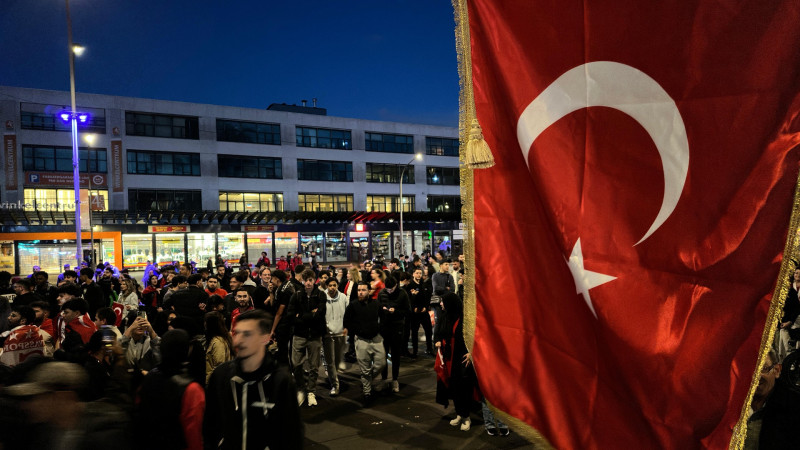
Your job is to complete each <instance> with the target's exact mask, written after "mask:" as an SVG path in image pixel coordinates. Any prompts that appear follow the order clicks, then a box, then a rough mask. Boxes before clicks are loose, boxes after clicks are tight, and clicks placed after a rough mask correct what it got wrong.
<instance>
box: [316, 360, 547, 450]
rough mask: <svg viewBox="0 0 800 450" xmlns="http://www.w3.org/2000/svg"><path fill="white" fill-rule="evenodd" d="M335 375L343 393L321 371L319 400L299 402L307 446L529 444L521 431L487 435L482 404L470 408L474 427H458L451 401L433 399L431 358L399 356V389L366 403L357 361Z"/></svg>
mask: <svg viewBox="0 0 800 450" xmlns="http://www.w3.org/2000/svg"><path fill="white" fill-rule="evenodd" d="M349 366H350V367H349V368H348V369H347V370H346V371H345V372H344V373H343V374H340V375H339V382H340V385H341V393H340V395H339V396H338V397H334V398H331V397H330V395H328V392H329V390H330V388H329V387H328V382H327V380H326V379H325V377H324V375H325V373H324V371H323V370H320V377H319V381H318V384H317V386H318V387H317V392H316V395H317V401H318V403H319V405H318V406H315V407H308V406H306V405H305V404H304V405H303V406H302V407H301V409H302V415H303V420H304V422H305V425H306V432H305V434H306V441H305V442H306V448H309V449H347V450H352V449H370V450H380V449H407V448H424V449H494V448H501V449H512V448H533V445H532V444H530V443H529V442H528V441H526V440H525V439H523V438H522V437H521V436H520V435H518V434H516V433H514V432H513V431H512V432H511V435H510V436H507V437H500V436H489V435H488V434H486V431H485V430H484V428H483V418H482V416H481V415H480V410H479V409H478V410H476V412H475V413H473V414H471V416H470V417H471V419H472V428H471V429H470V430H469V431H466V432H465V431H461V430H459V429H458V428H457V427H452V426H450V424H449V423H448V422H449V421H450V419H452V418H453V417H455V412H454V410H453V405H452V403H451V404H450V407H449V408H447V409H444V408H443V407H442V406H441V405H439V404H437V403H436V402H435V401H434V398H435V395H436V374H435V372H434V371H433V358H431V357H428V356H425V357H422V356H421V357H419V358H418V359H417V360H411V359H405V358H404V359H403V360H402V361H401V366H400V378H399V380H400V392H399V393H397V394H395V393H392V392H391V391H390V390H384V392H381V393H377V394H375V395H374V397H375V398H374V399H373V401H372V403H371V405H370V406H369V407H363V406H362V404H361V381H360V379H359V372H358V366H357V365H355V364H349Z"/></svg>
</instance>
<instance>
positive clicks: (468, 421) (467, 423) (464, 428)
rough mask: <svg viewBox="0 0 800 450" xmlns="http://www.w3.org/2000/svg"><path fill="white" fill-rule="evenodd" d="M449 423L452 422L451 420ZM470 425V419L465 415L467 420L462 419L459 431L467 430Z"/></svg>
mask: <svg viewBox="0 0 800 450" xmlns="http://www.w3.org/2000/svg"><path fill="white" fill-rule="evenodd" d="M451 423H452V422H451ZM470 425H472V421H470V420H469V417H467V420H465V421H464V422H463V423H462V424H461V431H469V426H470Z"/></svg>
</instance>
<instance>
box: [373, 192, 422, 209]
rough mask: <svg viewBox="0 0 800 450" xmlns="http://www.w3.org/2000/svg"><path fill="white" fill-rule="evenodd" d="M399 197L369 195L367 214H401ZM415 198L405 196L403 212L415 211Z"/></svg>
mask: <svg viewBox="0 0 800 450" xmlns="http://www.w3.org/2000/svg"><path fill="white" fill-rule="evenodd" d="M399 198H400V197H399V196H397V195H367V212H373V211H374V212H399V211H400V208H398V199H399ZM414 203H415V200H414V196H413V195H412V196H405V195H404V196H403V212H412V211H414V209H415V208H414Z"/></svg>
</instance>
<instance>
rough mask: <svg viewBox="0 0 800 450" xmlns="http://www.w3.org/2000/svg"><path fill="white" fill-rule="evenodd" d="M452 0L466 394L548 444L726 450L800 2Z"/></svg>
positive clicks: (771, 202)
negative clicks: (461, 8) (465, 171)
mask: <svg viewBox="0 0 800 450" xmlns="http://www.w3.org/2000/svg"><path fill="white" fill-rule="evenodd" d="M464 1H466V2H467V6H468V12H469V15H468V20H469V33H470V36H469V37H470V44H471V54H470V55H471V74H472V77H473V84H472V86H471V87H472V88H473V94H474V101H475V110H476V115H477V118H478V120H479V122H480V125H481V127H482V130H483V135H484V137H485V139H486V142H487V143H488V145H489V147H490V148H491V149H492V152H493V154H494V158H495V161H496V165H495V166H494V167H492V168H490V169H483V170H476V171H474V178H473V185H472V188H473V195H474V202H473V214H474V230H475V241H474V246H475V247H474V254H475V285H476V291H477V295H478V297H477V305H476V311H475V312H476V323H475V329H474V347H473V357H474V361H475V367H476V370H477V373H478V378H479V383H480V388H481V390H482V391H483V392H484V394H485V395H486V397H487V399H489V401H490V402H491V403H492V404H493V405H494V406H496V407H498V408H499V409H500V410H502V411H504V412H507V413H509V414H510V415H512V416H514V417H516V418H518V419H520V420H522V421H524V422H525V423H527V424H529V425H530V426H532V427H534V428H535V429H536V430H538V431H539V432H541V434H542V435H543V436H544V437H545V438H546V439H547V440H548V441H549V442H550V443H551V444H552V445H554V446H555V447H557V448H565V449H566V448H581V449H593V448H681V449H686V448H704V447H705V448H724V447H726V446H727V445H728V443H729V441H730V438H731V433H732V429H733V426H734V425H735V424H736V422H737V420H738V418H739V413H740V411H741V408H742V405H743V403H744V401H745V397H746V394H747V391H748V388H749V385H750V381H751V379H752V376H753V373H754V370H755V365H756V360H757V357H758V355H759V347H760V340H761V336H762V331H763V329H764V324H765V320H766V317H767V312H768V309H769V306H770V299H771V296H772V291H773V289H774V287H775V283H776V278H777V276H778V272H779V269H780V265H781V261H782V251H783V248H784V244H785V240H786V236H787V228H788V226H789V219H790V215H791V212H792V195H793V191H794V186H795V183H796V180H797V173H798V156H799V155H798V143H800V100H799V97H798V93H799V92H800V73H798V72H799V71H800V52H799V51H798V50H797V49H798V44H800V3H798V2H797V1H794V0H789V1H771V2H763V1H759V0H756V1H737V2H734V1H718V2H703V1H699V0H693V1H687V0H666V1H662V2H640V1H634V0H619V1H614V2H608V1H606V2H603V1H589V0H585V1H575V0H559V1H529V0H464ZM462 20H464V19H463V18H462Z"/></svg>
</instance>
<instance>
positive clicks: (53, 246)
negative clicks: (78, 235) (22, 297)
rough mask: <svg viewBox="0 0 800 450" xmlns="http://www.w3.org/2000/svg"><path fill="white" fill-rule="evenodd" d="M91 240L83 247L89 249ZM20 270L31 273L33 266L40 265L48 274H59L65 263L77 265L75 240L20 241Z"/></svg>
mask: <svg viewBox="0 0 800 450" xmlns="http://www.w3.org/2000/svg"><path fill="white" fill-rule="evenodd" d="M89 244H90V242H89V241H83V247H84V248H86V249H87V250H88V249H89ZM18 249H19V270H20V273H21V274H29V273H31V272H32V271H33V266H39V268H40V269H41V270H44V271H45V272H47V273H48V274H59V273H61V271H62V270H63V268H64V264H69V265H70V266H72V267H74V266H75V241H74V240H72V241H70V240H67V239H64V240H60V241H28V242H20V243H19V245H18Z"/></svg>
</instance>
